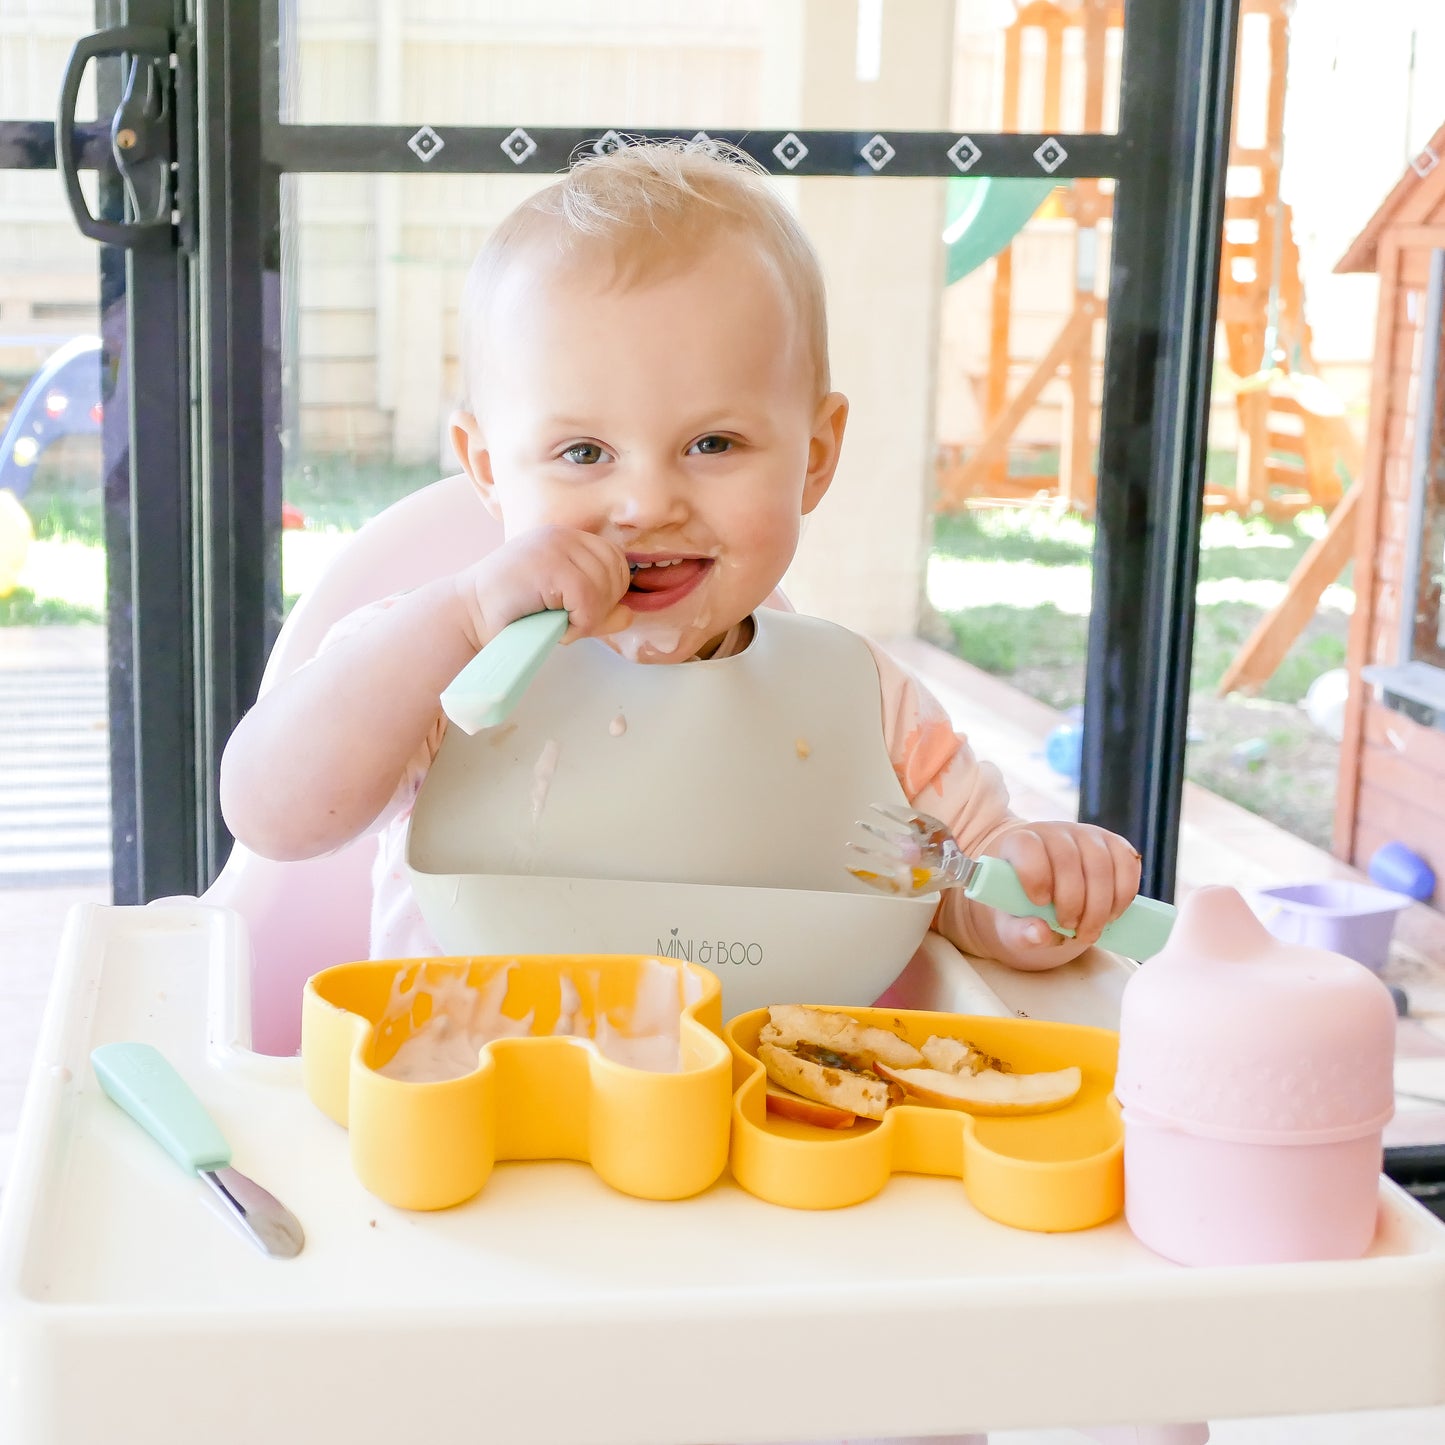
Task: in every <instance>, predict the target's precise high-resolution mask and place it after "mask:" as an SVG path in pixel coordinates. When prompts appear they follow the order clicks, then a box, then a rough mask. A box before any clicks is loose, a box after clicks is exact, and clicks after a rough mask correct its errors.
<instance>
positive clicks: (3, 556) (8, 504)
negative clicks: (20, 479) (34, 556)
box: [0, 491, 35, 597]
mask: <svg viewBox="0 0 1445 1445" xmlns="http://www.w3.org/2000/svg"><path fill="white" fill-rule="evenodd" d="M34 540H35V529H34V528H33V527H32V526H31V525H30V514H29V513H28V512H27V511H26V510H25V508H24V507H22V506H21V505H20V500H19V498H18V497H16V495H15V493H14V492H11V491H0V597H8V596H9V595H10V594H11V593H12V592H13V591H14V590H15V584H16V583H17V582H18V581H19V580H20V572H21V569H22V568H23V567H24V566H25V554H26V553H27V552H29V550H30V544H31V542H33V541H34Z"/></svg>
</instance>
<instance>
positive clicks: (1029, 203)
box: [943, 176, 1055, 286]
mask: <svg viewBox="0 0 1445 1445" xmlns="http://www.w3.org/2000/svg"><path fill="white" fill-rule="evenodd" d="M1054 185H1055V183H1054V182H1053V181H1051V180H1048V179H1046V178H1044V177H1042V176H1041V177H1039V178H1037V179H1034V178H1032V177H1028V178H1024V179H1015V178H1008V179H1005V178H1003V177H999V176H955V177H953V178H952V179H951V180H950V181H949V182H948V213H947V214H948V223H947V225H945V227H944V230H943V244H944V245H945V246H946V247H947V248H948V265H947V269H946V271H945V273H944V281H943V284H944V285H945V286H952V285H953V283H954V282H955V281H961V280H962V279H963V278H964V277H965V276H967V275H968V273H969V272H970V271H974V270H977V269H978V267H980V266H982V265H983V263H984V262H985V261H987V260H989V259H990V257H993V256H997V255H998V253H999V252H1000V251H1002V250H1003V248H1004V247H1005V246H1007V245H1008V243H1009V242H1010V241H1012V240H1013V238H1014V237H1015V236H1017V235H1018V233H1019V232H1020V231H1022V230H1023V228H1024V227H1025V226H1026V225H1027V224H1028V222H1029V219H1030V217H1032V215H1033V214H1034V212H1035V211H1037V210H1038V208H1039V207H1040V206H1041V205H1043V203H1044V202H1045V201H1046V200H1047V199H1048V197H1049V194H1050V192H1051V191H1053V189H1054Z"/></svg>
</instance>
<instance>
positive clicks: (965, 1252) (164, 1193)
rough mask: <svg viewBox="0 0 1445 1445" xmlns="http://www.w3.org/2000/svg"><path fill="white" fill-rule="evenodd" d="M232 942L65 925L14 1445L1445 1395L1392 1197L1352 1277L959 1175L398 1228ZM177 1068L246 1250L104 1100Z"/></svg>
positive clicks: (11, 1322)
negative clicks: (1050, 1213)
mask: <svg viewBox="0 0 1445 1445" xmlns="http://www.w3.org/2000/svg"><path fill="white" fill-rule="evenodd" d="M244 948H245V943H244V930H243V927H242V925H241V923H240V920H239V918H238V917H237V916H236V915H234V914H232V913H230V912H229V911H226V910H221V909H216V908H211V907H206V906H202V905H200V904H190V903H174V904H167V905H158V906H152V907H150V908H144V909H135V908H103V907H90V908H87V909H78V910H76V912H75V913H74V914H73V915H72V917H71V919H70V923H69V926H68V929H67V932H66V936H65V939H64V942H63V944H62V954H61V958H60V960H59V969H58V973H57V977H56V980H55V985H54V991H53V993H52V996H51V1002H50V1007H49V1010H48V1013H47V1017H46V1023H45V1027H44V1032H43V1034H42V1037H41V1041H40V1045H39V1051H38V1059H37V1065H36V1070H35V1074H34V1078H33V1082H32V1086H31V1089H30V1091H29V1094H28V1097H27V1100H26V1111H25V1116H24V1119H23V1121H22V1126H21V1131H20V1136H19V1139H18V1141H17V1148H16V1153H15V1157H14V1163H13V1169H12V1173H11V1178H10V1183H9V1187H8V1189H7V1191H6V1198H5V1200H4V1206H5V1207H4V1213H3V1216H0V1360H3V1361H4V1369H3V1371H0V1391H3V1393H0V1440H4V1441H6V1442H9V1445H95V1442H96V1441H100V1440H121V1441H134V1440H145V1441H146V1442H147V1445H182V1442H190V1441H193V1440H196V1439H205V1440H207V1441H208V1442H210V1445H242V1442H246V1445H253V1442H255V1441H258V1440H264V1441H268V1442H272V1445H300V1442H310V1441H314V1440H326V1441H331V1440H345V1441H355V1442H360V1445H366V1442H381V1441H387V1442H390V1441H393V1440H413V1441H424V1442H426V1445H451V1442H458V1445H460V1442H462V1441H467V1442H471V1441H474V1440H477V1439H483V1438H485V1439H489V1440H497V1441H504V1442H507V1445H530V1442H543V1441H547V1442H558V1441H565V1442H568V1445H649V1442H657V1445H680V1442H706V1441H740V1442H741V1441H763V1440H783V1439H797V1440H817V1439H820V1438H824V1437H828V1436H836V1435H841V1434H845V1433H846V1434H852V1435H854V1436H857V1435H897V1434H930V1433H938V1432H943V1431H959V1430H963V1429H967V1428H974V1429H984V1428H1008V1427H1020V1426H1050V1425H1061V1424H1070V1423H1079V1424H1094V1423H1099V1424H1103V1423H1121V1422H1132V1423H1158V1422H1169V1421H1188V1420H1201V1419H1207V1418H1211V1417H1213V1418H1219V1417H1224V1416H1231V1415H1235V1416H1237V1415H1264V1414H1272V1413H1307V1412H1308V1413H1314V1412H1323V1411H1332V1410H1346V1409H1354V1408H1373V1407H1385V1406H1399V1405H1420V1404H1430V1403H1435V1402H1439V1401H1441V1400H1442V1399H1445V1226H1442V1225H1441V1224H1440V1223H1439V1222H1437V1221H1436V1220H1435V1219H1434V1218H1433V1217H1432V1216H1431V1215H1430V1214H1429V1213H1428V1212H1426V1211H1425V1210H1424V1209H1422V1208H1420V1207H1419V1206H1418V1205H1416V1204H1415V1203H1414V1202H1413V1201H1412V1200H1410V1199H1409V1198H1408V1197H1407V1196H1406V1195H1404V1194H1403V1193H1402V1192H1401V1191H1399V1190H1397V1189H1396V1188H1394V1187H1393V1186H1392V1185H1389V1184H1388V1183H1382V1188H1381V1195H1380V1202H1381V1223H1380V1230H1379V1233H1378V1237H1377V1239H1376V1242H1375V1246H1374V1248H1373V1250H1372V1251H1371V1253H1370V1255H1369V1257H1367V1258H1366V1259H1363V1260H1357V1261H1350V1262H1345V1263H1330V1264H1303V1265H1290V1266H1267V1267H1255V1268H1249V1269H1200V1270H1189V1269H1183V1268H1179V1267H1176V1266H1174V1265H1171V1264H1169V1263H1167V1262H1165V1261H1164V1260H1162V1259H1159V1258H1157V1257H1156V1256H1155V1255H1153V1254H1151V1253H1150V1252H1149V1251H1148V1250H1146V1249H1144V1248H1143V1246H1142V1245H1140V1244H1138V1243H1137V1242H1136V1241H1135V1240H1134V1238H1133V1237H1132V1235H1130V1233H1129V1231H1128V1229H1127V1227H1126V1226H1125V1225H1124V1223H1123V1222H1122V1220H1117V1221H1115V1222H1114V1223H1112V1224H1109V1225H1106V1226H1104V1227H1102V1228H1098V1229H1093V1230H1088V1231H1085V1232H1083V1233H1079V1234H1069V1235H1040V1234H1031V1233H1025V1232H1022V1231H1018V1230H1013V1229H1008V1228H1005V1227H1004V1226H1002V1225H997V1224H994V1223H992V1222H990V1221H989V1220H987V1219H984V1218H983V1217H981V1216H980V1215H979V1214H977V1213H976V1212H974V1210H973V1209H972V1207H971V1206H970V1205H969V1203H968V1201H967V1199H966V1197H965V1195H964V1192H963V1189H962V1187H961V1186H960V1185H959V1184H958V1183H957V1181H950V1180H946V1179H933V1178H913V1177H905V1178H898V1179H895V1180H893V1181H892V1182H891V1183H890V1184H889V1185H888V1186H887V1188H886V1189H885V1190H884V1191H883V1193H882V1194H881V1195H879V1196H878V1197H877V1198H876V1199H874V1200H872V1201H870V1202H868V1203H866V1204H863V1205H859V1206H857V1207H855V1208H851V1209H843V1210H837V1211H834V1212H829V1213H810V1212H795V1211H791V1210H787V1209H782V1208H778V1207H775V1206H773V1205H769V1204H766V1203H763V1202H762V1201H761V1200H757V1199H754V1198H752V1197H751V1196H750V1195H748V1194H745V1193H744V1192H743V1191H742V1190H740V1189H738V1188H737V1187H736V1186H735V1185H733V1184H732V1183H731V1182H730V1181H729V1180H727V1179H724V1180H723V1181H722V1182H720V1183H719V1184H717V1185H716V1186H714V1187H713V1188H712V1189H710V1190H709V1191H708V1192H707V1193H705V1194H704V1195H702V1196H700V1197H699V1198H696V1199H693V1200H689V1201H686V1202H682V1203H673V1204H659V1203H650V1202H645V1201H640V1200H636V1199H630V1198H626V1197H624V1196H622V1195H619V1194H616V1193H613V1192H612V1191H611V1190H610V1189H609V1188H608V1187H607V1186H605V1185H604V1184H602V1183H601V1182H600V1181H599V1180H598V1179H597V1178H596V1177H595V1176H594V1175H593V1174H592V1172H591V1171H590V1170H589V1169H588V1168H587V1167H585V1166H584V1165H581V1164H569V1163H541V1164H513V1165H503V1166H500V1167H499V1168H498V1169H497V1171H496V1172H495V1174H494V1175H493V1177H492V1179H491V1180H490V1182H489V1183H488V1184H487V1186H486V1188H485V1189H484V1190H483V1192H482V1193H481V1194H480V1195H479V1196H478V1197H477V1198H476V1199H474V1200H472V1201H471V1202H470V1203H468V1204H465V1205H463V1206H461V1207H459V1208H457V1209H453V1210H449V1211H446V1212H443V1213H439V1214H430V1215H427V1214H411V1213H405V1212H402V1211H399V1210H395V1209H391V1208H388V1207H387V1206H386V1205H383V1204H381V1203H379V1202H378V1201H377V1200H375V1199H374V1198H372V1197H371V1196H370V1195H368V1194H367V1193H365V1192H364V1191H363V1190H362V1188H361V1186H360V1185H359V1184H358V1183H357V1182H356V1180H355V1178H354V1176H353V1174H352V1171H351V1167H350V1164H349V1162H348V1156H347V1137H346V1133H345V1131H344V1130H342V1129H340V1128H338V1127H337V1126H336V1125H335V1124H333V1123H332V1122H331V1121H330V1120H329V1119H327V1118H325V1117H324V1116H323V1115H322V1114H321V1112H320V1111H319V1110H318V1109H316V1108H315V1107H314V1106H313V1105H312V1104H311V1103H310V1101H309V1100H308V1099H307V1098H306V1096H305V1094H304V1092H303V1090H302V1087H301V1082H300V1068H299V1061H297V1060H294V1059H285V1060H281V1059H271V1058H265V1057H260V1056H257V1055H253V1054H250V1053H248V1052H246V1051H245V1050H244V1049H240V1048H238V1047H237V1046H236V1044H235V1036H236V1032H237V1031H238V1030H241V1031H242V1032H241V1035H240V1036H241V1037H248V1036H249V1035H248V1034H247V1033H246V1032H244V1030H245V1018H244V1015H245V1010H244V1006H243V995H242V989H243V986H244V975H243V971H242V969H241V968H240V967H239V966H238V962H239V960H240V958H241V957H242V954H243V950H244ZM117 1039H139V1040H144V1041H146V1042H149V1043H152V1044H155V1045H156V1046H158V1047H159V1048H161V1049H162V1050H164V1051H165V1053H166V1054H167V1055H168V1057H169V1058H170V1059H171V1061H172V1062H173V1063H174V1064H175V1065H176V1067H177V1068H178V1069H179V1070H180V1072H181V1073H182V1074H183V1075H184V1076H185V1078H186V1079H187V1080H188V1081H189V1082H190V1083H191V1085H192V1086H193V1087H194V1089H195V1090H196V1092H197V1093H198V1094H199V1096H200V1097H201V1099H202V1100H203V1102H204V1103H205V1105H206V1107H207V1108H208V1110H209V1111H210V1112H211V1114H212V1116H213V1117H214V1118H215V1119H216V1121H217V1123H218V1124H219V1125H220V1126H221V1128H222V1130H223V1131H224V1133H225V1134H226V1136H227V1138H228V1139H229V1140H230V1142H231V1145H232V1147H233V1150H234V1162H235V1165H236V1167H237V1168H238V1169H240V1170H241V1171H242V1172H243V1173H246V1174H249V1175H251V1176H252V1177H253V1178H254V1179H256V1180H257V1181H258V1182H259V1183H261V1184H262V1185H264V1186H265V1187H266V1188H268V1189H270V1190H271V1191H272V1192H273V1193H275V1194H276V1196H277V1197H278V1198H279V1199H280V1200H281V1201H282V1202H283V1203H285V1204H286V1205H287V1206H288V1207H289V1208H290V1209H291V1210H293V1211H294V1212H295V1214H296V1215H297V1216H298V1218H299V1219H300V1220H301V1222H302V1224H303V1226H304V1228H305V1231H306V1247H305V1250H304V1251H303V1252H302V1254H301V1255H300V1256H299V1257H298V1258H297V1259H295V1260H290V1261H283V1260H273V1259H269V1258H266V1257H265V1256H263V1255H262V1254H261V1253H260V1252H259V1251H258V1250H256V1249H255V1248H253V1247H252V1246H251V1245H250V1244H249V1243H248V1242H247V1241H246V1240H245V1239H244V1238H243V1237H242V1236H241V1235H240V1234H239V1233H238V1232H236V1231H234V1230H233V1229H231V1228H229V1227H228V1225H227V1224H226V1222H225V1221H224V1219H223V1218H222V1217H221V1216H220V1212H219V1206H218V1205H217V1206H215V1207H214V1208H213V1207H212V1206H211V1204H210V1200H211V1193H210V1191H209V1190H208V1189H206V1187H205V1186H204V1185H203V1184H202V1183H201V1182H200V1181H199V1180H195V1179H188V1178H187V1177H186V1176H185V1175H184V1174H183V1173H182V1172H181V1171H180V1170H179V1169H178V1168H177V1166H176V1165H175V1164H174V1163H173V1162H172V1161H171V1160H170V1159H169V1158H167V1157H166V1156H165V1155H164V1154H163V1153H162V1151H161V1150H160V1148H159V1147H158V1146H157V1145H156V1144H155V1143H154V1142H153V1141H152V1140H150V1139H149V1138H148V1137H146V1136H145V1135H144V1134H143V1133H142V1132H141V1130H140V1129H139V1128H138V1127H137V1126H136V1125H135V1124H134V1123H133V1122H132V1121H131V1120H130V1119H128V1118H126V1117H125V1115H124V1114H122V1112H121V1111H120V1110H119V1109H118V1108H117V1107H116V1106H115V1105H114V1104H112V1103H111V1102H110V1101H109V1100H108V1099H107V1098H106V1097H105V1096H104V1095H103V1094H102V1093H101V1091H100V1088H99V1086H98V1084H97V1083H96V1081H95V1078H94V1076H93V1074H92V1072H91V1070H90V1067H89V1063H88V1055H89V1051H90V1049H91V1048H92V1047H93V1046H94V1045H95V1044H98V1043H102V1042H105V1041H108V1040H117Z"/></svg>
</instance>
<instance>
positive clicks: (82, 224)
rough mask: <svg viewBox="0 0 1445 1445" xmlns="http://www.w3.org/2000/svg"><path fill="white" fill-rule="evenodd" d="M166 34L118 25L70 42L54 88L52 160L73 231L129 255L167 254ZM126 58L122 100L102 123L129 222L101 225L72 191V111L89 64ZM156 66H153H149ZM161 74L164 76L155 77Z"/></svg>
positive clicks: (76, 163)
mask: <svg viewBox="0 0 1445 1445" xmlns="http://www.w3.org/2000/svg"><path fill="white" fill-rule="evenodd" d="M172 49H173V47H172V44H171V37H170V33H169V32H168V31H166V30H163V29H161V28H159V27H158V26H147V25H121V26H118V27H117V28H115V29H113V30H102V31H99V32H98V33H96V34H94V35H87V36H85V37H84V38H83V39H81V40H78V41H77V42H76V43H75V48H74V49H73V50H72V51H71V52H70V59H69V61H68V62H67V63H66V67H65V77H64V79H63V80H62V82H61V86H60V114H59V118H58V119H57V121H56V127H55V160H56V164H57V166H58V167H59V169H60V175H61V179H62V181H63V182H64V185H65V195H66V199H67V201H69V203H70V210H71V214H72V215H73V216H74V217H75V224H76V225H77V226H78V227H79V228H80V230H81V232H82V233H83V234H84V235H87V236H89V237H90V238H91V239H92V240H95V241H103V242H104V243H105V244H106V245H110V246H126V247H130V248H132V249H141V248H151V247H169V246H171V245H172V244H173V233H172V226H171V194H172V186H171V162H172V161H173V160H174V158H175V140H174V136H173V134H172V125H173V119H174V102H173V99H172V87H171V85H170V82H169V70H170V58H171V52H172ZM110 55H129V56H131V57H132V60H131V67H130V72H129V74H128V75H127V77H126V87H125V94H124V96H123V97H122V99H121V103H120V105H119V106H118V107H117V108H116V112H115V115H114V116H113V117H112V119H111V123H110V145H111V154H112V155H113V156H114V157H115V164H116V168H117V169H118V170H119V172H120V174H121V178H122V180H123V181H124V183H125V188H126V194H127V197H128V199H129V201H130V209H131V211H132V213H133V215H134V216H135V219H134V220H130V221H103V220H101V219H100V218H99V217H97V216H94V215H92V214H91V210H90V207H89V206H88V205H86V202H85V196H84V194H83V193H82V192H81V189H80V156H79V153H78V149H77V147H76V144H75V106H76V102H77V101H78V100H79V98H80V82H81V77H82V76H83V74H84V72H85V67H86V65H87V64H88V63H89V62H90V61H91V60H94V59H96V58H97V57H102V56H110ZM156 61H161V62H163V63H164V64H163V66H162V67H157V66H156V64H155V62H156ZM158 69H161V70H163V72H164V73H162V74H159V75H158V74H157V70H158Z"/></svg>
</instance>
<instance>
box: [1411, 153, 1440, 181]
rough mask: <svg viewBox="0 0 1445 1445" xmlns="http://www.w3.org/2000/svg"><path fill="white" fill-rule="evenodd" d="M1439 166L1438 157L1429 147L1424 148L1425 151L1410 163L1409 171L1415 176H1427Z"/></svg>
mask: <svg viewBox="0 0 1445 1445" xmlns="http://www.w3.org/2000/svg"><path fill="white" fill-rule="evenodd" d="M1439 164H1440V157H1439V156H1437V155H1436V154H1435V152H1434V151H1432V150H1431V149H1430V147H1429V146H1426V147H1425V149H1424V150H1422V151H1421V152H1420V154H1419V155H1417V156H1416V157H1415V159H1414V160H1412V161H1411V162H1410V169H1411V170H1413V171H1414V172H1415V174H1416V175H1417V176H1428V175H1429V174H1430V172H1431V171H1433V170H1434V169H1435V167H1436V166H1438V165H1439Z"/></svg>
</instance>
